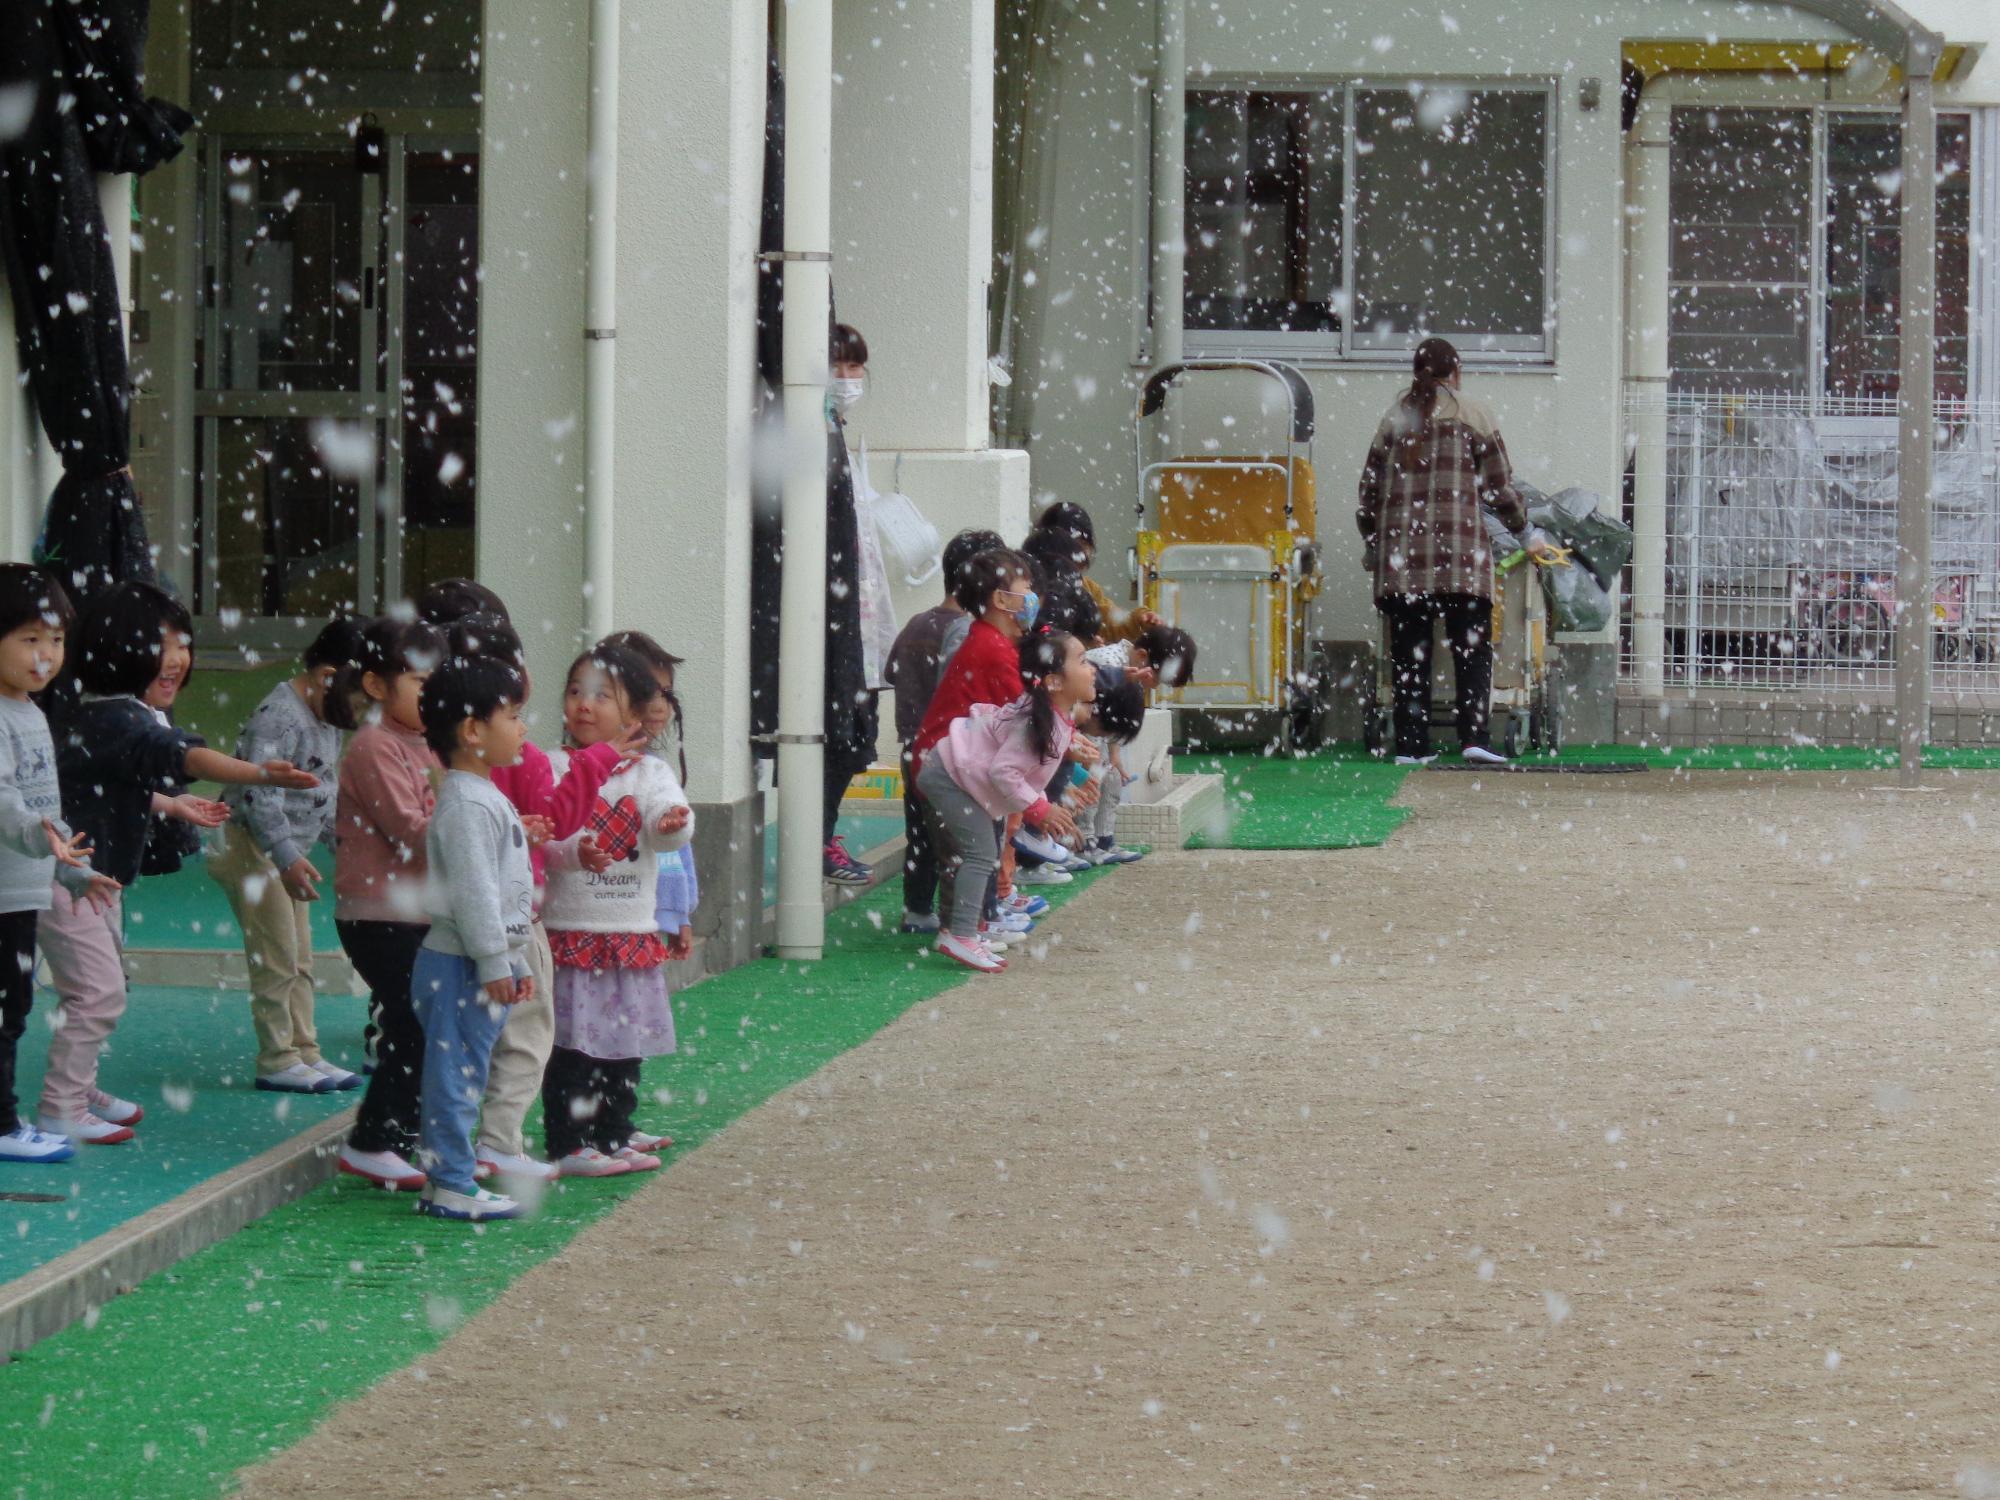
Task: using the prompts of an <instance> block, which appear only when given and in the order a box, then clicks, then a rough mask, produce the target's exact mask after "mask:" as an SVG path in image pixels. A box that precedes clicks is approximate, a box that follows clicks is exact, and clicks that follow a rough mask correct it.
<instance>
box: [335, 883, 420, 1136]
mask: <svg viewBox="0 0 2000 1500" xmlns="http://www.w3.org/2000/svg"><path fill="white" fill-rule="evenodd" d="M333 925H334V930H335V931H337V932H338V933H339V934H340V946H341V947H342V948H343V949H345V950H346V953H347V960H348V962H349V963H351V964H353V965H354V972H355V973H357V974H359V975H360V976H361V981H362V983H364V984H366V985H367V986H368V988H369V991H370V996H369V999H370V1008H371V1009H372V1010H373V1011H374V1013H375V1023H376V1026H377V1028H378V1030H377V1033H376V1041H375V1072H374V1073H373V1074H372V1075H371V1076H370V1077H369V1079H368V1091H367V1092H366V1093H364V1094H363V1095H362V1096H361V1107H360V1109H359V1110H357V1111H356V1112H355V1116H354V1129H353V1130H352V1131H351V1132H349V1134H348V1137H347V1143H348V1145H350V1146H352V1147H353V1148H354V1149H355V1150H356V1151H394V1152H396V1153H397V1154H398V1155H400V1156H403V1157H406V1158H407V1157H410V1156H411V1155H412V1154H413V1153H414V1152H415V1151H416V1149H417V1131H418V1128H419V1125H420V1123H421V1119H422V1109H421V1100H420V1097H419V1096H420V1095H421V1093H422V1091H423V1082H424V1023H423V1022H422V1021H420V1020H418V1019H417V1009H416V1006H415V1005H414V1004H412V1003H411V1000H410V973H411V971H412V970H413V969H414V968H415V967H416V964H417V950H418V949H419V948H421V947H423V945H424V934H425V933H427V932H429V931H430V929H429V928H428V927H425V926H422V925H421V924H419V923H415V922H335V923H334V924H333Z"/></svg>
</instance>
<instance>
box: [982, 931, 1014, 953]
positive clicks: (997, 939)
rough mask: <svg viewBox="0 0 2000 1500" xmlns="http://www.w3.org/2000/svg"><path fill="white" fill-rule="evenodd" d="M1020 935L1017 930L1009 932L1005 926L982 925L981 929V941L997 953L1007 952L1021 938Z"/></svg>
mask: <svg viewBox="0 0 2000 1500" xmlns="http://www.w3.org/2000/svg"><path fill="white" fill-rule="evenodd" d="M1020 936H1021V935H1020V934H1019V933H1017V932H1008V931H1006V930H1005V929H1004V928H999V927H982V928H980V929H979V941H980V942H982V943H984V944H985V945H986V946H987V947H988V948H991V949H992V950H993V951H994V952H995V953H1005V952H1006V951H1007V950H1008V949H1009V948H1010V947H1012V946H1013V945H1014V944H1015V943H1016V942H1018V941H1019V940H1020Z"/></svg>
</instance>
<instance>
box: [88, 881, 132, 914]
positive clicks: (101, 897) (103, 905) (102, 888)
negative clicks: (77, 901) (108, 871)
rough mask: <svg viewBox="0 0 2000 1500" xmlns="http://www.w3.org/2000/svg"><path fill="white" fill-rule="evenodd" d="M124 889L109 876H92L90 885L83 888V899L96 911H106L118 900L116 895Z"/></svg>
mask: <svg viewBox="0 0 2000 1500" xmlns="http://www.w3.org/2000/svg"><path fill="white" fill-rule="evenodd" d="M124 889H125V887H123V886H122V885H120V884H119V883H118V882H117V881H115V880H113V879H112V878H111V877H110V876H109V875H97V874H93V875H92V876H91V877H90V884H88V885H86V886H85V887H84V888H83V899H84V900H86V901H88V902H89V903H90V904H91V905H92V906H93V907H95V908H96V909H97V910H98V911H108V910H110V908H111V903H112V902H114V901H116V900H117V899H118V893H119V892H120V891H122V890H124Z"/></svg>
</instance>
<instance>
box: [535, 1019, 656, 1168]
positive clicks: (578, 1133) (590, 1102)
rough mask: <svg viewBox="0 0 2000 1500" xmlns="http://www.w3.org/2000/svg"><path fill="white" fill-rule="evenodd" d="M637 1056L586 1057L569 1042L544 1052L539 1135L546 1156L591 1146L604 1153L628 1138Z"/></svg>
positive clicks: (557, 1156)
mask: <svg viewBox="0 0 2000 1500" xmlns="http://www.w3.org/2000/svg"><path fill="white" fill-rule="evenodd" d="M638 1108H639V1059H638V1058H636V1057H614V1058H603V1057H592V1056H591V1055H590V1054H589V1053H587V1052H578V1051H576V1050H575V1049H574V1048H571V1047H557V1048H556V1049H555V1050H554V1051H553V1052H551V1053H550V1054H549V1068H548V1071H547V1072H546V1073H544V1074H543V1075H542V1135H543V1144H544V1145H545V1146H546V1147H547V1148H548V1154H549V1160H550V1161H561V1160H562V1159H563V1158H564V1157H565V1156H568V1155H569V1154H570V1153H571V1152H573V1151H581V1150H582V1149H583V1148H584V1147H585V1146H595V1147H596V1148H597V1149H598V1150H599V1151H603V1152H606V1153H607V1154H608V1153H610V1152H613V1151H616V1150H617V1149H618V1148H619V1147H621V1146H623V1145H624V1144H625V1143H626V1142H627V1141H629V1140H630V1139H631V1138H632V1116H633V1114H634V1113H636V1112H637V1110H638Z"/></svg>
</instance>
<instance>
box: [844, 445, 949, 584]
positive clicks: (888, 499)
mask: <svg viewBox="0 0 2000 1500" xmlns="http://www.w3.org/2000/svg"><path fill="white" fill-rule="evenodd" d="M856 478H857V479H858V481H859V483H858V484H857V485H856V490H857V492H859V491H862V490H865V491H867V493H868V496H869V499H870V502H871V503H870V505H869V509H870V510H871V511H873V512H874V516H875V531H876V534H877V535H878V536H879V537H880V538H881V539H882V546H883V548H884V549H885V551H886V552H887V553H888V555H889V557H891V558H892V559H894V561H895V565H896V566H897V567H899V568H901V569H902V570H903V582H904V583H906V584H908V585H909V586H910V587H911V588H916V587H917V586H918V585H919V584H923V583H927V582H928V581H929V580H930V578H931V575H932V574H934V573H936V572H937V570H938V569H939V568H941V567H943V566H944V541H943V538H941V537H940V536H939V535H938V529H937V527H935V526H933V525H931V523H930V521H929V520H928V519H927V518H926V517H925V515H924V513H923V512H922V511H920V510H918V509H917V502H916V501H914V500H912V499H911V498H910V497H909V496H908V495H905V494H903V493H902V492H901V491H900V490H898V491H896V492H895V493H892V494H888V495H884V494H882V493H880V492H879V491H877V490H876V488H875V484H874V481H873V480H872V479H870V478H869V475H868V445H867V444H866V443H863V444H862V445H861V468H860V471H859V473H858V474H857V475H856Z"/></svg>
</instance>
